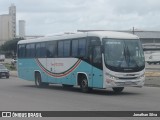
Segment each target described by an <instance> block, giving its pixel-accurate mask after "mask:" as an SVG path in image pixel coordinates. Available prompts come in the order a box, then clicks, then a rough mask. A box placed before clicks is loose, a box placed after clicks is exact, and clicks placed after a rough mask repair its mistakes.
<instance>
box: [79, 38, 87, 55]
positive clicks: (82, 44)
mask: <svg viewBox="0 0 160 120" xmlns="http://www.w3.org/2000/svg"><path fill="white" fill-rule="evenodd" d="M78 52H79V57H84V56H85V55H86V39H79V45H78Z"/></svg>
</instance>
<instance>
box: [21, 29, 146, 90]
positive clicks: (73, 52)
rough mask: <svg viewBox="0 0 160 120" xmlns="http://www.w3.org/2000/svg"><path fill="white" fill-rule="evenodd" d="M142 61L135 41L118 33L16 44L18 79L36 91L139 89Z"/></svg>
mask: <svg viewBox="0 0 160 120" xmlns="http://www.w3.org/2000/svg"><path fill="white" fill-rule="evenodd" d="M144 73H145V61H144V54H143V49H142V46H141V42H140V40H139V38H138V37H137V36H135V35H132V34H128V33H121V32H109V31H108V32H100V31H97V32H96V31H95V32H77V33H72V34H63V35H55V36H51V37H44V38H38V39H32V40H22V41H19V42H18V76H19V78H21V79H25V80H30V81H35V85H36V86H37V87H44V86H48V85H49V84H62V85H63V86H64V87H73V86H80V88H81V90H82V91H83V92H88V91H89V90H91V89H92V88H100V89H106V88H113V91H115V92H121V91H122V90H123V89H124V87H128V86H133V87H142V86H143V85H144V82H145V75H144Z"/></svg>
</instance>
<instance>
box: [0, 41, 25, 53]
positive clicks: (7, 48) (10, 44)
mask: <svg viewBox="0 0 160 120" xmlns="http://www.w3.org/2000/svg"><path fill="white" fill-rule="evenodd" d="M20 40H23V38H15V39H13V40H9V41H7V42H5V43H4V44H3V45H1V46H0V51H1V52H2V51H3V53H6V54H8V55H9V56H10V55H12V56H13V55H16V54H17V43H18V41H20Z"/></svg>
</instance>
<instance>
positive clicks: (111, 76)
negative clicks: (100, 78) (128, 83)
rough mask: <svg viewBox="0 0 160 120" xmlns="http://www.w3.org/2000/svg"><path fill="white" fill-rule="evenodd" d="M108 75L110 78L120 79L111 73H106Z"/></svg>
mask: <svg viewBox="0 0 160 120" xmlns="http://www.w3.org/2000/svg"><path fill="white" fill-rule="evenodd" d="M106 75H107V77H109V78H110V79H113V80H118V77H116V76H113V75H111V74H109V73H106Z"/></svg>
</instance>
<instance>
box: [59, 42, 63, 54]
mask: <svg viewBox="0 0 160 120" xmlns="http://www.w3.org/2000/svg"><path fill="white" fill-rule="evenodd" d="M63 46H64V45H63V41H59V42H58V57H63V55H64V53H63Z"/></svg>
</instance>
